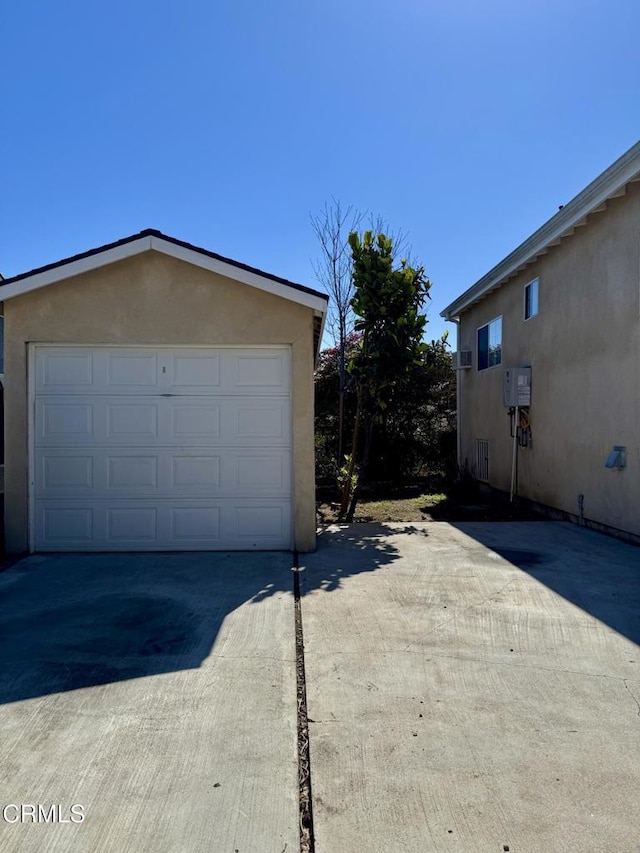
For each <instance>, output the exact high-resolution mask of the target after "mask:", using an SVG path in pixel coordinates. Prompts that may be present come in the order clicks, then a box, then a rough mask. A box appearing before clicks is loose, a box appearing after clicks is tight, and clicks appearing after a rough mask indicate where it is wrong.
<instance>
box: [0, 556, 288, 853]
mask: <svg viewBox="0 0 640 853" xmlns="http://www.w3.org/2000/svg"><path fill="white" fill-rule="evenodd" d="M0 745H1V746H0V749H1V756H2V757H1V762H0V768H1V769H0V778H1V782H2V784H1V786H0V791H1V793H0V800H1V802H0V807H1V808H2V810H3V811H4V819H3V818H2V816H1V813H0V850H2V851H3V853H14V851H15V853H31V851H37V853H51V851H55V853H67V851H72V853H76V851H78V853H85V851H86V853H103V851H104V853H106V851H109V853H111V851H113V853H147V851H149V853H151V851H153V853H195V851H198V853H199V851H202V853H205V851H206V853H214V851H220V853H222V852H223V851H224V853H227V851H228V853H234V851H240V853H254V852H255V853H271V851H273V853H282V851H283V850H286V851H294V850H296V848H297V844H298V794H297V760H296V678H295V646H294V632H293V597H292V574H291V556H290V555H289V554H282V553H280V554H277V553H268V554H255V553H252V554H234V555H229V554H175V555H167V554H160V555H153V554H148V555H111V556H106V555H95V556H84V555H73V556H69V555H66V556H64V555H61V556H48V557H41V556H32V557H30V558H28V559H25V560H22V561H21V562H20V563H18V564H16V565H15V566H14V567H13V568H11V569H9V570H8V571H6V572H4V573H2V574H0ZM39 805H40V806H42V807H43V809H44V812H43V813H40V814H39V813H38V812H37V811H36V812H35V815H36V818H38V819H42V818H43V817H47V818H49V819H53V820H55V821H56V822H55V823H53V822H51V823H48V824H46V823H44V822H39V823H38V822H34V820H33V810H32V807H33V806H35V807H36V809H37V807H38V806H39ZM24 806H26V807H27V810H26V813H24V811H23V812H22V813H20V812H19V810H18V809H19V808H22V809H24ZM52 806H55V809H54V810H53V811H52ZM72 806H81V807H82V810H80V809H78V808H76V809H75V811H72V809H71V807H72ZM79 815H83V817H84V820H83V821H82V822H81V823H80V822H78V823H76V822H74V820H75V821H77V820H78V817H79ZM61 820H65V821H66V822H60V821H61Z"/></svg>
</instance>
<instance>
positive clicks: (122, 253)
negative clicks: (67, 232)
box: [0, 235, 327, 316]
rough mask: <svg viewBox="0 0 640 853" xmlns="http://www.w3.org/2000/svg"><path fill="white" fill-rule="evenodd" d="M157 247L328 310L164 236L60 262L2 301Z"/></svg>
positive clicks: (12, 286)
mask: <svg viewBox="0 0 640 853" xmlns="http://www.w3.org/2000/svg"><path fill="white" fill-rule="evenodd" d="M151 249H154V250H155V251H157V252H161V253H162V254H165V255H169V256H170V257H173V258H177V259H178V260H182V261H185V262H186V263H189V264H192V265H193V266H198V267H202V268H203V269H206V270H209V271H210V272H215V273H218V274H219V275H223V276H225V277H226V278H230V279H233V280H234V281H239V282H241V283H243V284H248V285H250V286H251V287H256V288H258V289H259V290H264V291H266V292H268V293H271V294H273V295H275V296H281V297H282V298H283V299H288V300H289V301H290V302H297V303H299V304H300V305H304V306H306V307H307V308H311V309H313V310H314V311H317V312H318V313H319V314H322V315H323V316H324V315H325V314H326V312H327V300H325V299H323V298H322V297H320V296H315V295H314V294H312V293H306V292H305V291H302V290H298V289H297V288H295V287H289V286H287V285H285V284H281V283H280V282H277V281H273V280H272V279H270V278H266V277H265V276H261V275H259V274H257V273H254V272H250V271H248V270H243V269H241V268H240V267H237V266H235V265H234V264H228V263H225V262H224V261H221V260H217V259H216V258H211V257H209V256H208V255H205V254H203V253H202V252H196V251H194V250H193V249H189V248H187V247H185V246H180V245H178V244H176V243H173V242H171V241H170V240H164V239H163V238H162V237H157V236H153V235H152V236H150V235H144V236H141V237H139V238H138V239H136V240H131V241H129V242H127V243H123V244H121V245H119V246H114V247H112V248H110V249H105V250H104V251H100V252H96V253H93V254H91V255H89V256H87V257H85V258H79V259H78V260H76V261H72V262H71V263H65V264H61V265H60V266H55V267H53V268H52V269H49V270H43V271H42V272H39V273H38V272H37V273H34V274H33V275H27V276H25V277H24V278H21V279H20V280H18V281H15V282H13V283H9V284H5V285H3V286H2V289H1V292H0V296H1V298H2V299H3V300H5V301H6V300H7V299H13V298H14V297H16V296H22V295H23V294H24V293H29V292H31V291H32V290H39V289H40V288H42V287H47V286H48V285H50V284H55V283H56V282H58V281H63V280H64V279H67V278H72V277H73V276H76V275H80V274H81V273H85V272H90V271H91V270H95V269H99V268H100V267H104V266H107V265H108V264H112V263H115V262H116V261H122V260H124V259H125V258H130V257H133V256H134V255H138V254H140V253H141V252H148V251H149V250H151Z"/></svg>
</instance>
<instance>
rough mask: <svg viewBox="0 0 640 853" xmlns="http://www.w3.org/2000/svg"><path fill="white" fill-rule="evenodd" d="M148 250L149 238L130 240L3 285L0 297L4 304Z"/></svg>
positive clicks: (149, 245) (149, 246)
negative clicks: (25, 294) (15, 297)
mask: <svg viewBox="0 0 640 853" xmlns="http://www.w3.org/2000/svg"><path fill="white" fill-rule="evenodd" d="M150 248H151V238H150V237H140V238H139V239H138V240H132V241H131V242H130V243H124V244H123V245H121V246H114V247H113V248H112V249H105V251H104V252H99V253H97V254H95V255H90V256H89V257H87V258H80V259H79V260H77V261H72V262H71V263H70V264H64V265H62V266H59V267H54V268H53V269H50V270H44V271H43V272H39V273H35V274H34V275H30V276H28V277H26V278H23V279H20V281H16V282H14V283H13V284H5V285H3V286H2V290H1V291H0V297H1V298H2V299H3V300H4V301H5V302H6V300H7V299H13V297H14V296H22V294H23V293H29V292H30V291H32V290H39V289H40V288H41V287H47V285H49V284H55V282H57V281H62V280H63V279H65V278H71V277H72V276H74V275H80V274H81V273H83V272H89V271H91V270H95V269H98V268H99V267H104V266H107V264H113V263H115V262H116V261H122V260H124V259H125V258H130V257H132V256H133V255H138V254H139V253H140V252H145V251H148V250H149V249H150Z"/></svg>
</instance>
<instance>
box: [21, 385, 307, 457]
mask: <svg viewBox="0 0 640 853" xmlns="http://www.w3.org/2000/svg"><path fill="white" fill-rule="evenodd" d="M36 424H37V431H36V447H37V448H40V447H43V448H44V447H79V446H89V445H94V446H95V445H102V446H107V447H113V446H136V447H139V446H144V447H160V446H168V445H173V446H175V445H179V446H185V445H186V446H189V445H191V446H199V445H202V444H207V445H210V446H220V447H265V446H266V447H268V446H274V447H276V446H287V447H290V445H291V405H290V400H289V398H287V397H276V398H270V399H267V398H264V397H219V398H217V399H216V400H215V402H214V401H212V400H211V399H209V398H202V397H183V396H179V397H178V396H172V397H167V398H165V397H156V398H155V399H150V398H148V397H146V398H138V399H135V400H134V399H128V398H126V397H124V398H123V397H93V398H92V399H91V400H83V399H82V398H80V397H78V396H76V395H74V396H69V395H57V396H51V397H45V396H41V397H38V398H37V401H36Z"/></svg>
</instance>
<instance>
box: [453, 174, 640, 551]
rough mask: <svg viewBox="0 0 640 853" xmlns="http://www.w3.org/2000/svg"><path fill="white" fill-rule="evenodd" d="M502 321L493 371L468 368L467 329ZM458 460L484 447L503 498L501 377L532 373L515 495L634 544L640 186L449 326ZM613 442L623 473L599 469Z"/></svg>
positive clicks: (505, 457)
mask: <svg viewBox="0 0 640 853" xmlns="http://www.w3.org/2000/svg"><path fill="white" fill-rule="evenodd" d="M535 277H538V278H539V313H538V315H537V316H536V317H533V318H531V319H529V320H527V321H525V320H524V285H525V284H526V283H527V282H529V281H531V280H532V279H533V278H535ZM499 315H502V318H503V319H502V364H501V365H500V366H498V367H494V368H489V369H487V370H483V371H480V372H478V371H477V347H476V330H477V328H478V327H479V326H481V325H483V324H484V323H486V322H488V321H490V320H492V319H493V318H494V317H497V316H499ZM459 336H460V340H459V347H460V348H468V349H472V350H473V353H474V356H473V368H472V369H471V370H466V371H459V373H458V378H459V382H460V389H459V397H460V416H459V423H460V430H461V434H460V455H461V461H462V462H464V461H465V460H468V462H469V464H470V466H472V465H473V462H474V455H475V440H476V439H488V441H489V446H490V451H489V452H490V471H489V478H490V483H491V485H492V486H495V487H496V488H499V489H503V490H505V491H507V490H508V489H509V485H510V473H511V448H512V444H511V439H510V437H509V418H508V416H507V409H506V408H505V407H504V406H503V404H502V382H503V369H504V368H505V367H520V366H531V368H532V405H531V409H530V414H531V426H532V432H533V446H532V448H530V449H521V450H520V451H519V455H518V465H519V473H518V492H519V494H521V495H523V496H524V497H527V498H530V499H532V500H535V501H539V502H540V503H543V504H546V505H548V506H550V507H554V508H556V509H559V510H562V511H563V512H567V513H570V514H572V515H578V495H581V494H582V495H584V516H585V518H586V519H587V520H592V521H595V522H597V523H599V524H603V525H606V526H608V527H611V528H616V529H619V530H622V531H626V532H629V533H632V534H635V535H640V183H634V184H630V185H629V186H628V188H627V193H626V194H625V195H624V196H621V197H619V198H616V199H613V200H611V201H609V202H608V205H607V209H606V210H605V211H602V212H600V213H597V214H593V215H591V216H590V217H589V220H588V222H587V224H586V225H585V226H584V227H581V228H579V229H578V230H577V231H576V232H575V234H574V235H572V236H570V237H567V238H565V239H564V240H563V241H562V242H561V243H560V244H559V245H558V246H556V247H553V248H552V249H551V250H550V252H549V253H548V254H547V255H544V256H542V257H541V258H540V259H539V260H538V261H537V262H535V263H534V264H531V265H530V266H528V267H527V268H526V269H525V270H524V271H523V272H522V273H520V274H519V275H518V276H517V277H515V278H514V279H513V280H511V281H510V282H509V283H507V284H506V285H503V286H502V287H501V288H500V289H498V290H497V291H494V292H493V293H491V294H489V295H488V296H486V297H485V298H484V299H482V300H481V301H480V302H479V303H477V304H476V305H474V306H472V308H470V309H469V310H467V311H466V312H464V313H463V314H462V316H461V318H460V328H459ZM614 445H623V446H626V448H627V469H626V470H622V471H619V470H608V469H606V468H605V461H606V459H607V456H608V454H609V451H610V450H611V449H612V447H613V446H614Z"/></svg>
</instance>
